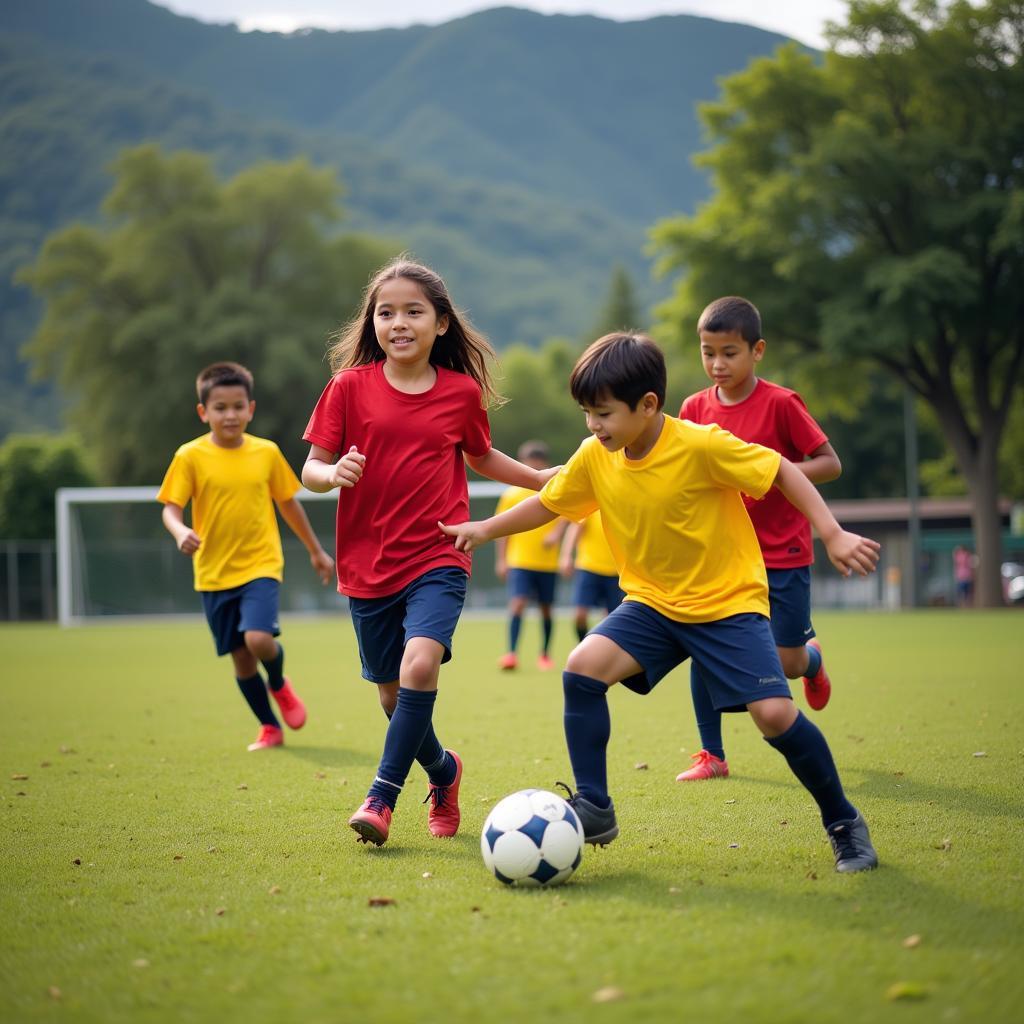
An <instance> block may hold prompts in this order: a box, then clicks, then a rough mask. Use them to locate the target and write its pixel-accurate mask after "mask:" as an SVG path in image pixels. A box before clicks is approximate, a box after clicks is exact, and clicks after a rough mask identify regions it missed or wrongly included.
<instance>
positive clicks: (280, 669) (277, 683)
mask: <svg viewBox="0 0 1024 1024" xmlns="http://www.w3.org/2000/svg"><path fill="white" fill-rule="evenodd" d="M263 667H264V668H265V669H266V670H267V685H268V686H269V687H270V688H271V689H272V690H280V689H281V687H282V686H284V648H283V647H282V646H281V645H280V644H278V645H277V656H276V657H274V658H271V659H270V661H265V662H263Z"/></svg>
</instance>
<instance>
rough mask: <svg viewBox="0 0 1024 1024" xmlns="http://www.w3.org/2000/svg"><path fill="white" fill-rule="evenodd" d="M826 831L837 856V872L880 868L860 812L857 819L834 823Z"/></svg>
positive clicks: (866, 825)
mask: <svg viewBox="0 0 1024 1024" xmlns="http://www.w3.org/2000/svg"><path fill="white" fill-rule="evenodd" d="M825 831H826V832H827V833H828V841H829V842H830V843H831V844H832V852H833V853H834V854H835V855H836V871H842V872H852V871H870V870H871V869H872V868H877V867H878V854H877V853H875V848H874V847H873V846H872V845H871V835H870V834H869V832H868V823H867V822H866V821H865V820H864V818H863V817H862V816H861V814H860V812H859V811H858V812H857V817H856V818H852V819H847V820H846V821H837V822H834V823H833V824H831V825H829V827H828V828H827V829H825Z"/></svg>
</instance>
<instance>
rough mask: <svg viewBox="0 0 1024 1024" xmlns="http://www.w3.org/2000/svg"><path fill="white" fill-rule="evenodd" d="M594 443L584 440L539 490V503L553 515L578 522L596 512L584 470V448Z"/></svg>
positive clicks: (592, 489)
mask: <svg viewBox="0 0 1024 1024" xmlns="http://www.w3.org/2000/svg"><path fill="white" fill-rule="evenodd" d="M594 443H596V442H595V441H593V439H592V438H588V440H586V441H584V442H583V444H581V445H580V447H579V448H577V449H576V452H575V453H574V454H573V456H572V457H571V458H570V459H569V461H568V462H567V463H566V464H565V465H564V466H563V467H562V468H561V470H560V471H559V472H558V473H556V474H555V475H554V476H553V477H552V478H551V479H550V480H549V481H548V482H547V483H546V484H545V485H544V486H543V487H542V488H541V490H540V492H539V493H538V495H537V497H538V498H540V503H541V504H542V505H543V506H544V507H545V508H546V509H547V510H548V511H549V512H554V513H555V514H556V515H559V516H564V517H565V518H566V519H570V520H572V522H574V523H580V522H582V521H583V520H584V519H586V518H587V516H589V515H590V513H591V512H594V511H596V509H597V507H598V505H597V499H596V497H595V495H594V488H593V484H592V483H591V478H590V473H589V472H588V468H587V456H586V448H587V445H588V444H594Z"/></svg>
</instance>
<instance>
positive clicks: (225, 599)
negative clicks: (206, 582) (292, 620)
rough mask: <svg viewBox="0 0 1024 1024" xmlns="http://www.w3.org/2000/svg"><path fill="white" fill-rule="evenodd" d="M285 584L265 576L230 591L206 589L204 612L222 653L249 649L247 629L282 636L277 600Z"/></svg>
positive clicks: (203, 593) (215, 641) (214, 640)
mask: <svg viewBox="0 0 1024 1024" xmlns="http://www.w3.org/2000/svg"><path fill="white" fill-rule="evenodd" d="M280 589H281V584H280V583H278V582H277V580H272V579H270V578H269V577H266V576H261V577H260V578H259V579H255V580H250V581H249V582H248V583H243V584H242V585H241V586H240V587H232V588H231V589H230V590H203V591H201V593H202V596H203V611H204V612H206V621H207V622H208V623H209V624H210V632H211V633H212V634H213V642H214V643H215V644H216V645H217V653H218V654H230V653H231V652H232V651H237V650H238V648H239V647H244V646H245V637H244V636H243V635H242V634H243V633H245V632H246V630H250V629H254V630H258V631H260V632H261V633H270V634H271V635H272V636H280V635H281V626H280V624H279V623H278V621H277V600H278V594H279V592H280Z"/></svg>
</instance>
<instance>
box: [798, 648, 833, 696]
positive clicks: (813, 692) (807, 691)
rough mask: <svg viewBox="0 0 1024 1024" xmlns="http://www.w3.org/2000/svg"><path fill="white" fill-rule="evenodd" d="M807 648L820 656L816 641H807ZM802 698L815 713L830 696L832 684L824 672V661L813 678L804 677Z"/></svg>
mask: <svg viewBox="0 0 1024 1024" xmlns="http://www.w3.org/2000/svg"><path fill="white" fill-rule="evenodd" d="M807 646H808V647H813V648H814V649H815V650H816V651H817V652H818V654H821V644H819V643H818V641H817V640H808V641H807ZM804 696H805V697H806V698H807V703H808V704H810V705H811V707H812V708H814V710H815V711H820V710H821V709H822V708H823V707H824V706H825V705H826V704H827V703H828V699H829V697H831V696H832V682H831V680H830V679H829V677H828V673H827V672H826V671H825V661H824V659H822V662H821V667H820V668H819V669H818V671H817V673H816V674H815V675H814V676H810V677H809V676H804Z"/></svg>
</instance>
